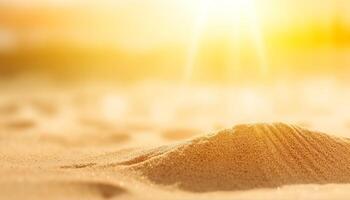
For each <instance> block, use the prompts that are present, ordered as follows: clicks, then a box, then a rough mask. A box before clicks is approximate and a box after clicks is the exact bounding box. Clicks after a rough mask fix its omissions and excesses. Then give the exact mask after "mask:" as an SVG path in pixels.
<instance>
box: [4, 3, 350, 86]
mask: <svg viewBox="0 0 350 200" xmlns="http://www.w3.org/2000/svg"><path fill="white" fill-rule="evenodd" d="M349 11H350V4H349V2H348V1H346V0H332V1H331V0H323V1H318V2H315V1H311V0H307V1H305V0H303V1H302V0H293V1H291V0H255V1H254V0H249V1H243V0H234V1H229V0H219V1H213V0H192V1H185V0H167V1H161V0H146V1H137V0H123V1H121V0H117V1H107V0H103V1H92V0H89V1H79V0H75V1H66V0H31V1H20V0H11V1H6V0H2V1H0V70H1V71H0V72H1V76H2V77H8V76H13V75H16V74H18V73H27V72H29V73H42V74H43V73H44V74H45V75H47V76H50V77H54V78H64V79H78V78H99V79H111V80H116V81H139V80H145V79H146V80H149V79H151V80H153V79H157V80H172V81H179V80H182V79H183V77H187V78H189V79H191V80H195V81H199V82H212V81H214V82H221V83H223V82H225V83H227V82H241V81H253V82H254V81H256V79H257V78H262V77H264V76H265V79H269V80H270V79H271V78H272V79H285V78H291V79H292V78H305V77H306V78H307V77H309V76H327V77H329V78H345V79H346V77H344V76H346V74H347V73H348V72H349V68H348V67H347V65H348V63H349V59H350V57H349V56H347V55H348V53H349V50H348V49H349V45H350V37H349V36H350V26H349V23H350V15H349V13H350V12H349ZM188 68H191V69H188Z"/></svg>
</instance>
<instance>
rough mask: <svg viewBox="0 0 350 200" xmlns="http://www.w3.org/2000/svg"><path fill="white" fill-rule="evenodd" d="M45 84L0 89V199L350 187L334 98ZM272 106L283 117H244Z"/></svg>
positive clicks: (218, 195)
mask: <svg viewBox="0 0 350 200" xmlns="http://www.w3.org/2000/svg"><path fill="white" fill-rule="evenodd" d="M3 89H4V88H3ZM89 90H90V89H89ZM2 91H4V90H2ZM11 91H13V92H12V93H11ZM34 91H37V93H35V92H34ZM43 91H46V90H41V89H37V90H25V89H22V90H19V88H16V89H8V91H7V92H4V93H3V94H4V95H3V96H0V199H1V200H2V199H5V200H9V199H13V200H20V199H43V198H44V199H48V200H53V199H65V200H66V199H72V200H76V199H84V200H85V199H92V200H96V199H127V200H128V199H130V200H141V199H142V200H144V199H145V200H148V199H149V200H154V199H155V200H164V199H165V200H179V199H189V200H192V199H203V200H204V199H205V200H209V199H210V200H211V199H218V200H224V199H227V200H235V199H237V200H244V199H246V200H257V199H261V200H263V199H276V200H280V199H286V200H291V199H307V200H309V199H318V200H319V199H348V197H349V196H350V192H349V191H350V140H349V139H346V138H345V137H342V136H349V134H347V133H349V132H350V129H349V126H348V124H349V121H348V118H349V116H347V114H346V113H350V112H346V109H347V108H346V107H344V106H340V105H342V104H341V102H339V105H336V103H334V105H336V106H334V109H330V108H327V109H325V108H324V105H323V104H322V105H317V104H316V103H313V106H312V107H310V106H309V105H310V104H306V105H305V107H303V109H296V108H298V106H296V105H294V106H291V107H290V108H289V107H288V106H287V105H277V104H276V105H275V104H268V105H265V104H262V103H263V102H260V103H261V106H259V105H255V107H254V105H253V106H251V105H249V106H246V107H245V106H244V105H245V104H244V102H245V101H241V100H240V98H239V94H237V93H235V96H234V98H233V97H232V98H231V97H230V96H226V97H227V99H228V102H231V101H233V107H232V110H229V109H228V106H227V105H225V104H224V105H223V99H224V100H225V98H221V97H220V98H217V99H212V100H213V101H214V100H215V101H216V100H217V102H211V101H209V100H208V102H207V103H206V102H202V99H203V98H202V97H206V95H205V94H201V95H199V97H200V98H195V100H193V101H191V98H189V99H185V100H184V102H186V105H177V103H178V102H177V101H175V100H174V99H175V97H176V95H177V94H174V96H171V94H169V93H165V92H163V93H157V94H153V93H151V92H149V93H147V95H145V94H139V91H141V90H140V88H136V89H134V90H131V89H128V90H127V93H128V95H124V96H123V95H122V92H120V91H118V92H116V93H111V92H110V91H108V92H107V94H108V95H107V97H108V98H107V100H108V101H106V99H104V94H103V93H102V92H101V93H99V92H97V91H101V90H100V89H97V91H91V93H90V92H86V94H85V91H84V90H82V89H80V88H79V90H78V89H77V90H74V91H70V90H68V89H63V90H57V91H55V90H52V89H50V90H48V91H49V92H43ZM112 91H114V90H112ZM131 91H135V94H130V93H131ZM142 91H143V90H142ZM169 91H171V90H169ZM217 91H218V89H215V94H216V92H217ZM50 92H51V93H50ZM171 93H172V92H171ZM59 94H61V95H59ZM162 94H163V96H162ZM223 94H227V91H225V92H224V93H223ZM156 95H158V96H157V97H159V98H156V99H155V98H154V97H155V96H156ZM197 95H198V94H197ZM237 95H238V97H237ZM146 96H149V97H146ZM100 97H101V98H102V101H100V100H99V98H100ZM141 97H142V98H141ZM288 98H291V97H288ZM123 99H124V100H123ZM235 99H238V100H237V101H235ZM336 99H340V100H342V101H344V99H346V98H345V97H344V98H339V96H338V97H336ZM349 99H350V97H349ZM157 100H159V101H161V102H168V104H165V103H164V104H161V103H160V102H153V101H157ZM123 101H125V102H127V104H126V103H125V102H124V103H123ZM300 101H301V100H300ZM333 101H334V102H335V99H333V100H332V102H333ZM101 102H102V103H101ZM103 102H104V103H106V102H107V104H108V106H107V107H106V106H105V104H104V103H103ZM111 102H117V103H116V104H113V103H112V105H111ZM199 102H201V103H202V104H199ZM267 102H269V101H267ZM240 103H241V104H240ZM187 104H188V105H187ZM150 105H151V107H149V106H150ZM170 105H177V107H175V108H176V109H175V108H171V107H170ZM189 105H191V106H189ZM332 105H333V104H332ZM269 106H270V107H269ZM124 107H125V109H123V108H124ZM281 107H283V109H282V110H281V109H280V108H281ZM194 108H195V109H194ZM308 108H310V109H309V110H308ZM319 108H322V112H319ZM166 109H169V110H166ZM256 110H259V112H257V111H256ZM296 110H297V111H298V112H297V111H296ZM301 110H303V112H302V111H301ZM325 110H326V111H327V112H324V111H325ZM265 111H266V112H265ZM299 111H300V112H299ZM314 111H317V112H314ZM111 113H112V114H115V115H111ZM167 113H168V114H167ZM169 113H170V114H171V115H170V114H169ZM293 113H294V114H295V116H294V117H295V118H293V119H290V118H289V117H291V116H293ZM271 116H276V117H275V118H274V119H278V120H272V121H284V122H285V123H271V122H269V123H250V122H249V123H248V122H247V121H250V120H247V119H253V118H254V117H256V119H269V117H270V118H272V117H271ZM286 116H287V117H288V118H289V119H288V118H287V117H286ZM171 117H173V118H171ZM231 119H232V120H231ZM225 120H226V121H225ZM254 121H264V120H254ZM242 122H243V124H242ZM236 124H241V125H236ZM306 126H307V128H306ZM219 127H220V128H219ZM225 127H226V128H225ZM229 127H232V128H229ZM316 130H321V131H322V132H325V133H321V132H319V131H316Z"/></svg>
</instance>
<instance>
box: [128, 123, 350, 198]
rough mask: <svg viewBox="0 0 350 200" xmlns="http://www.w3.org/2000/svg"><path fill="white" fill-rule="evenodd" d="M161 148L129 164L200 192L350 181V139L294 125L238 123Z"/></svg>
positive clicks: (156, 179)
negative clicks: (216, 131)
mask: <svg viewBox="0 0 350 200" xmlns="http://www.w3.org/2000/svg"><path fill="white" fill-rule="evenodd" d="M160 149H161V150H160ZM160 149H159V148H158V149H156V150H155V152H154V153H150V152H148V153H147V154H145V155H139V156H137V157H135V158H134V159H132V160H130V161H129V162H124V164H125V165H128V166H127V168H129V169H130V170H135V171H136V172H137V173H140V174H141V175H142V176H144V177H146V178H147V179H148V180H149V181H151V182H153V183H155V184H160V185H175V186H177V187H179V188H181V189H184V190H189V191H197V192H203V191H216V190H247V189H254V188H269V187H278V186H281V185H287V184H309V183H315V184H326V183H347V182H349V183H350V141H349V140H347V139H343V138H335V137H331V136H328V135H326V134H323V133H319V132H314V131H310V130H306V129H303V128H300V127H297V126H294V125H287V124H282V123H275V124H250V125H239V126H236V127H234V128H232V129H227V130H223V131H220V132H218V133H215V134H211V135H208V136H204V137H199V138H196V139H193V140H191V141H188V142H184V143H181V144H179V145H177V146H175V147H174V146H171V147H170V146H169V148H166V147H164V148H160Z"/></svg>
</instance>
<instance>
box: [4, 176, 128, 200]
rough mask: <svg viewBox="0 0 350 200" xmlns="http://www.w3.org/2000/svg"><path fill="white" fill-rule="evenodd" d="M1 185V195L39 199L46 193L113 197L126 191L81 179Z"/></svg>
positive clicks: (96, 197) (85, 196) (70, 196)
mask: <svg viewBox="0 0 350 200" xmlns="http://www.w3.org/2000/svg"><path fill="white" fill-rule="evenodd" d="M2 187H3V189H4V190H3V191H4V192H3V193H2V195H3V196H12V195H10V194H6V192H8V193H16V197H20V196H21V195H23V198H24V199H28V198H29V199H41V198H42V197H43V196H46V195H50V196H54V197H56V198H57V197H58V199H113V198H115V197H118V196H120V195H122V194H125V193H127V190H126V189H125V188H123V187H121V186H119V185H116V184H112V183H108V182H98V181H83V180H82V181H80V180H79V181H74V180H73V181H44V182H33V183H31V182H23V184H15V185H12V184H8V185H2ZM5 191H6V192H5ZM38 197H39V198H38Z"/></svg>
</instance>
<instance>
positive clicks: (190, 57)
mask: <svg viewBox="0 0 350 200" xmlns="http://www.w3.org/2000/svg"><path fill="white" fill-rule="evenodd" d="M193 9H194V11H193V12H195V13H196V14H195V18H194V20H193V29H192V32H191V36H190V41H189V44H188V50H187V58H186V63H185V68H184V80H185V82H188V81H189V80H191V78H192V76H193V69H194V66H195V65H196V59H197V57H198V54H199V51H200V41H201V39H202V37H203V35H204V33H205V31H209V32H212V31H217V30H215V27H216V26H217V25H218V26H219V27H221V26H222V27H224V29H222V27H221V29H218V30H219V31H221V32H227V33H229V34H230V41H232V44H230V50H229V55H230V58H229V60H228V61H227V62H228V63H229V68H228V70H229V71H228V72H227V73H230V74H234V73H237V72H238V70H239V69H240V68H241V67H242V65H241V63H240V59H241V58H240V57H241V50H242V49H241V48H242V46H241V43H242V38H244V39H247V40H248V41H251V43H252V44H253V48H252V50H251V51H252V52H251V53H252V55H253V56H254V57H255V58H256V60H257V63H258V66H256V67H257V71H258V72H260V74H263V75H264V74H266V73H267V70H268V62H267V53H266V48H265V42H264V39H263V34H262V30H261V24H260V21H259V20H258V18H259V16H258V9H257V6H256V3H255V0H234V1H232V0H217V1H213V0H206V1H199V2H198V3H197V6H196V8H193ZM212 26H214V28H212ZM243 45H245V43H243Z"/></svg>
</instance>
